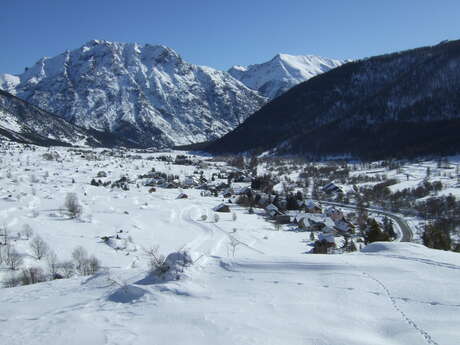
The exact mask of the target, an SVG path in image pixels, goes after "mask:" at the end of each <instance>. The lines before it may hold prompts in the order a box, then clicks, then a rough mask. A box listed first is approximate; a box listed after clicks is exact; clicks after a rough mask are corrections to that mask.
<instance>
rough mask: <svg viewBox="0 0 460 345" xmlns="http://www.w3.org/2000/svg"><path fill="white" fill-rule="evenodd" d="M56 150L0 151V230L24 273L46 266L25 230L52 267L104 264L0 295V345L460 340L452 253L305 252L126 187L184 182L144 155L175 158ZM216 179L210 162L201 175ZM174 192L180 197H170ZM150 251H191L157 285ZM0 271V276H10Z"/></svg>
mask: <svg viewBox="0 0 460 345" xmlns="http://www.w3.org/2000/svg"><path fill="white" fill-rule="evenodd" d="M53 151H54V149H53ZM56 151H57V152H58V153H59V159H58V160H51V161H48V160H45V159H43V156H42V155H43V153H45V152H47V149H43V148H37V149H36V150H35V151H30V150H24V151H23V150H22V149H21V147H20V146H14V148H11V147H10V148H8V150H5V149H4V150H3V152H1V153H0V159H1V165H0V166H1V170H0V177H1V178H0V224H1V225H2V226H3V228H7V230H8V233H9V236H10V238H11V239H12V242H13V245H14V247H15V249H16V250H17V251H18V253H20V254H21V256H22V258H23V260H24V263H23V266H25V267H26V266H32V265H35V266H41V267H43V269H46V263H45V262H44V261H45V260H44V259H42V260H37V259H36V258H34V257H33V255H32V254H33V253H32V252H31V250H30V241H31V239H27V238H26V236H24V230H23V229H24V225H25V224H28V225H30V227H31V228H32V229H33V231H34V236H35V235H39V236H41V237H42V238H43V239H44V240H45V241H46V242H47V243H48V245H49V247H50V248H51V249H52V250H53V251H54V252H55V253H56V255H57V257H58V258H59V260H69V259H70V258H71V253H72V251H73V249H74V248H75V247H77V246H83V247H84V248H85V249H86V250H87V251H88V253H89V254H93V255H95V256H96V257H97V258H98V259H99V260H100V261H101V265H102V269H101V271H100V273H97V274H96V275H94V276H89V277H88V276H87V277H82V276H73V277H72V278H69V279H59V280H54V281H48V282H43V283H38V284H34V285H28V286H22V287H15V288H1V289H0V306H1V308H0V343H1V344H5V345H19V344H27V345H34V344H52V345H54V344H56V345H58V344H66V345H73V344H78V345H81V344H95V345H96V344H120V345H121V344H136V345H143V344H149V345H151V344H232V345H233V344H264V345H265V344H302V345H339V344H346V345H353V344H361V345H370V344H382V345H383V344H385V345H387V344H388V345H395V344H401V345H402V344H404V345H407V344H414V345H418V344H439V345H441V344H443V345H449V344H452V345H454V344H455V345H456V344H458V343H459V339H460V329H459V328H458V325H460V297H459V294H458V292H459V291H460V279H459V276H460V255H459V254H457V253H452V252H444V251H438V250H432V249H428V248H425V247H423V246H421V245H418V244H413V243H386V244H383V243H374V244H371V245H369V246H367V247H366V248H364V250H363V251H361V252H357V253H352V254H341V255H312V254H306V252H307V251H308V250H309V248H308V246H307V244H308V241H307V236H308V235H307V234H306V233H301V232H290V231H274V228H273V226H272V225H271V224H270V223H268V222H267V221H266V220H265V219H264V218H263V217H262V216H261V215H260V214H258V212H257V211H256V213H255V214H248V212H247V209H244V208H241V207H239V206H236V205H231V206H230V207H231V211H232V212H234V213H235V214H236V219H235V220H234V218H235V217H234V216H233V215H232V213H222V214H220V215H219V219H218V221H217V222H215V220H214V213H213V212H212V208H214V207H215V206H217V205H218V204H219V203H221V202H222V200H223V199H222V197H203V196H200V190H197V189H185V190H183V191H182V190H179V189H175V188H172V189H165V188H156V191H155V192H152V193H149V189H150V187H147V186H143V185H142V184H141V183H140V181H137V180H136V178H137V176H138V175H141V174H145V173H147V172H148V171H150V170H151V169H152V168H155V170H156V171H162V172H165V173H168V174H176V175H178V176H179V179H181V180H183V179H185V177H186V176H189V175H192V174H193V172H194V170H196V168H195V167H193V166H183V165H172V164H169V163H167V162H162V161H157V160H147V158H148V157H152V156H159V155H165V154H166V155H168V154H173V155H175V154H176V153H156V154H147V153H146V154H142V155H141V156H142V158H143V159H137V158H127V157H124V158H123V157H110V156H108V155H102V154H101V153H100V151H101V150H99V151H98V152H99V153H98V154H97V155H96V157H97V158H98V160H88V159H87V158H88V157H87V156H86V157H85V158H82V157H81V154H78V155H77V154H75V153H73V152H72V151H70V150H68V149H63V148H59V149H56ZM131 154H133V155H134V154H135V155H137V154H136V153H131ZM90 156H91V155H90ZM422 170H423V169H422ZM425 170H426V169H425ZM99 171H105V172H106V173H107V177H106V178H103V180H104V179H106V180H107V179H110V180H112V181H115V180H118V179H119V178H120V177H122V176H124V175H126V176H128V177H129V178H130V179H131V180H132V183H130V184H129V190H128V191H124V190H121V189H116V188H115V189H111V188H109V187H102V186H99V187H96V186H91V185H90V184H89V182H90V181H91V179H92V178H95V177H96V175H97V173H98V172H99ZM215 171H217V170H216V167H212V166H211V167H210V168H208V169H206V171H205V173H204V175H205V176H207V177H208V178H209V177H210V176H211V174H212V173H213V172H215ZM421 174H422V172H421ZM137 184H139V188H138V187H137ZM69 192H73V193H76V194H77V196H78V199H79V200H80V202H81V204H82V206H83V213H82V216H81V218H80V219H78V220H76V219H69V217H68V216H66V214H65V213H63V211H62V207H63V204H64V201H65V198H66V195H67V193H69ZM181 192H184V193H186V194H187V195H188V198H186V199H177V196H178V195H179V194H180V193H181ZM203 214H206V215H207V219H206V220H203V219H202V215H203ZM18 232H19V234H18ZM21 232H22V233H21ZM117 235H118V239H116V240H114V241H112V242H109V243H107V242H105V241H103V240H102V239H101V237H104V236H117ZM232 243H233V245H232ZM235 243H237V244H235ZM109 244H111V245H109ZM117 246H118V247H119V249H114V247H117ZM153 246H159V250H160V252H162V253H164V254H165V255H167V254H168V253H170V252H175V251H178V250H188V251H189V252H190V253H191V256H192V258H193V260H194V263H193V265H191V266H190V267H187V268H186V269H185V272H184V273H183V275H182V277H181V279H180V280H169V281H158V280H155V279H153V278H152V276H151V275H149V274H148V273H147V272H148V257H147V256H146V254H145V250H146V249H149V248H151V247H153ZM0 267H1V269H0V279H7V278H8V276H9V275H10V274H11V272H10V270H9V269H7V267H6V266H5V265H2V266H0Z"/></svg>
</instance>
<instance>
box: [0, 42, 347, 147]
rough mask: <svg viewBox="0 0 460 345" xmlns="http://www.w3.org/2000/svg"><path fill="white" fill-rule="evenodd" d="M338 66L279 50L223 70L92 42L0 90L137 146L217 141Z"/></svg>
mask: <svg viewBox="0 0 460 345" xmlns="http://www.w3.org/2000/svg"><path fill="white" fill-rule="evenodd" d="M337 64H340V62H338V61H337V60H327V59H322V58H317V57H313V56H306V57H293V56H289V55H278V56H277V57H275V58H274V59H272V60H271V61H269V62H267V63H265V64H261V65H253V66H250V67H248V68H247V69H245V68H242V67H240V68H236V67H234V68H232V69H231V70H230V73H227V72H223V71H218V70H215V69H213V68H210V67H204V66H197V65H193V64H190V63H188V62H186V61H184V60H183V59H182V58H181V57H180V56H179V54H177V53H176V52H175V51H174V50H172V49H170V48H167V47H165V46H161V45H149V44H147V45H139V44H136V43H116V42H107V41H100V40H93V41H90V42H88V43H86V44H84V45H83V46H82V47H80V48H78V49H75V50H72V51H66V52H64V53H62V54H60V55H58V56H55V57H52V58H42V59H41V60H39V61H38V62H37V63H36V64H35V65H34V66H32V67H30V68H27V69H26V71H25V72H24V73H22V74H20V75H9V74H6V75H1V76H0V89H3V90H5V91H7V92H10V93H11V94H14V95H16V96H17V97H19V98H21V99H23V100H25V101H27V102H29V103H31V104H33V105H35V106H38V107H40V108H41V109H43V110H45V111H47V112H50V113H53V114H56V115H58V116H60V117H62V118H63V119H65V120H67V121H69V122H71V123H73V124H76V125H78V126H80V127H83V128H88V129H89V128H91V129H95V130H99V131H105V132H110V133H115V134H118V135H119V136H122V137H124V138H126V139H127V140H129V141H131V142H133V143H135V145H137V146H141V147H145V146H172V145H177V144H188V143H194V142H200V141H206V140H213V139H216V138H218V137H220V136H222V135H224V134H225V133H227V132H229V131H230V130H232V129H233V128H235V127H236V126H238V125H239V124H241V123H242V122H243V121H244V120H245V119H246V118H247V117H248V116H249V115H251V114H252V113H254V112H255V111H257V110H258V109H259V108H260V107H261V106H262V105H264V104H265V103H266V102H267V101H268V100H269V99H268V98H273V97H275V96H276V95H279V94H280V93H281V92H283V91H284V90H285V89H287V88H289V87H291V86H292V85H294V84H295V83H298V82H301V81H303V80H306V79H308V78H309V77H311V76H312V75H314V74H315V73H316V74H317V73H321V72H323V71H325V70H327V69H328V68H330V67H332V66H335V65H337ZM257 66H260V67H257ZM237 70H238V71H239V73H236V71H237ZM269 71H270V73H269ZM232 75H233V76H232ZM234 76H235V77H234ZM238 79H240V80H241V81H240V80H238ZM262 82H263V83H262Z"/></svg>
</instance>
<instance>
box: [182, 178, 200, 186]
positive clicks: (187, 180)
mask: <svg viewBox="0 0 460 345" xmlns="http://www.w3.org/2000/svg"><path fill="white" fill-rule="evenodd" d="M182 183H183V184H184V186H187V187H191V186H194V185H196V184H197V181H196V178H195V176H185V178H184V181H183V182H182Z"/></svg>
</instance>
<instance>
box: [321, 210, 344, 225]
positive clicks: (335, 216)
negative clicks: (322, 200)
mask: <svg viewBox="0 0 460 345" xmlns="http://www.w3.org/2000/svg"><path fill="white" fill-rule="evenodd" d="M324 214H325V215H326V216H328V217H329V218H331V219H332V220H333V221H334V222H336V221H339V220H341V219H344V215H343V212H342V211H340V210H339V209H337V208H335V207H328V208H327V209H326V210H325V211H324Z"/></svg>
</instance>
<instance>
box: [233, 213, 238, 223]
mask: <svg viewBox="0 0 460 345" xmlns="http://www.w3.org/2000/svg"><path fill="white" fill-rule="evenodd" d="M236 218H237V217H236V213H235V212H233V213H232V220H233V221H236Z"/></svg>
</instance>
